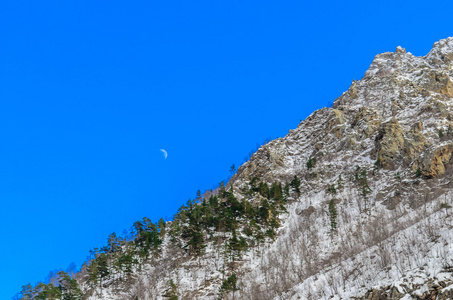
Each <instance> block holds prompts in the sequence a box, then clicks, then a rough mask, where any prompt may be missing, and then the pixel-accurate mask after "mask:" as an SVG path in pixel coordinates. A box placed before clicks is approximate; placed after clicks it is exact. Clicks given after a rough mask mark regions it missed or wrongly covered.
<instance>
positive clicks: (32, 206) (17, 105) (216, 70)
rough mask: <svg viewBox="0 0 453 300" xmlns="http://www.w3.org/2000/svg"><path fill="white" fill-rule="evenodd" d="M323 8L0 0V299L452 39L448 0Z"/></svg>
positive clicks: (307, 4) (169, 207)
mask: <svg viewBox="0 0 453 300" xmlns="http://www.w3.org/2000/svg"><path fill="white" fill-rule="evenodd" d="M314 2H315V1H266V0H259V1H244V0H241V1H198V0H195V1H153V0H147V1H142V0H135V1H116V0H109V1H92V0H91V1H85V0H67V1H48V0H42V1H31V0H18V1H1V6H0V134H1V138H0V236H1V237H2V243H1V247H0V257H1V258H2V260H1V265H0V298H1V299H8V298H9V297H11V296H13V295H14V294H15V293H16V292H18V291H19V290H20V287H21V286H22V285H24V284H27V283H32V284H35V283H36V282H37V281H39V280H42V279H44V278H45V276H46V275H47V274H48V272H49V271H50V270H53V269H58V268H66V267H67V266H68V265H69V264H70V263H71V262H75V263H76V264H77V266H80V264H81V263H82V262H83V261H84V259H85V258H86V256H87V254H88V251H89V250H90V249H92V248H94V247H98V246H102V245H104V244H105V241H106V238H107V236H108V235H109V234H110V233H112V232H113V231H115V232H117V233H121V232H122V231H123V229H126V228H129V227H130V226H131V225H132V223H133V222H134V221H136V220H138V219H141V218H143V217H144V216H147V217H149V218H151V219H152V220H153V221H157V220H158V219H159V218H160V217H165V216H166V217H168V218H171V217H172V216H173V214H174V213H175V212H176V211H177V208H178V207H179V206H181V205H182V204H183V203H185V202H186V201H187V200H188V199H189V198H193V197H195V194H196V191H197V190H198V189H201V190H204V189H208V188H211V187H213V186H214V185H216V184H218V182H220V181H221V180H222V179H223V178H225V177H226V176H228V170H229V167H230V166H231V165H232V164H233V163H234V164H236V166H239V165H240V164H241V163H242V162H243V159H244V157H245V156H246V155H247V153H248V152H249V151H250V150H252V149H253V148H254V147H255V144H256V143H259V142H261V141H263V140H264V139H266V138H267V137H272V138H276V137H281V136H284V135H285V134H286V133H287V131H288V130H289V129H292V128H295V127H296V126H297V124H298V123H299V121H300V120H301V119H304V118H305V117H306V116H308V115H309V114H310V113H311V112H312V111H313V110H315V109H318V108H321V107H324V106H326V105H328V103H329V102H332V101H333V100H334V99H335V98H336V97H338V96H340V95H341V93H342V92H343V91H345V90H346V89H347V88H348V86H349V85H350V83H351V82H352V80H353V79H360V78H361V77H362V76H363V74H364V72H365V71H366V69H367V68H368V66H369V64H370V63H371V61H372V59H373V57H374V56H375V55H376V54H378V53H380V52H385V51H394V50H395V48H396V46H398V45H401V46H403V47H406V48H407V50H408V51H410V52H412V53H414V54H415V55H425V54H426V53H427V52H428V51H429V50H430V48H431V47H432V44H433V43H434V42H435V41H437V40H438V39H441V38H446V37H448V36H451V35H453V26H452V22H451V11H452V9H453V4H452V3H451V1H430V2H426V1H346V2H345V1H319V3H316V4H315V3H314ZM368 3H370V4H368ZM160 148H164V149H166V150H167V151H168V159H166V160H164V159H163V156H162V154H161V153H160V152H159V149H160Z"/></svg>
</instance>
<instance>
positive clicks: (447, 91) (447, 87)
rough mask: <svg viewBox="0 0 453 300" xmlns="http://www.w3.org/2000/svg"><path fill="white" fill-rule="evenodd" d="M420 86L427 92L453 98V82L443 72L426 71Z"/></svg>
mask: <svg viewBox="0 0 453 300" xmlns="http://www.w3.org/2000/svg"><path fill="white" fill-rule="evenodd" d="M420 86H422V87H423V88H426V89H427V90H430V91H433V92H436V93H439V94H442V95H447V96H448V97H450V98H451V97H453V82H452V81H451V79H450V77H449V76H448V75H447V74H445V73H444V72H442V71H438V70H426V71H425V72H424V73H423V77H422V80H421V82H420Z"/></svg>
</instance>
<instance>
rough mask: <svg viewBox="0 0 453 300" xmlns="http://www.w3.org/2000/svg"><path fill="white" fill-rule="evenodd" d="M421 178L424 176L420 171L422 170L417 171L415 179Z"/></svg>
mask: <svg viewBox="0 0 453 300" xmlns="http://www.w3.org/2000/svg"><path fill="white" fill-rule="evenodd" d="M421 176H422V171H421V170H420V168H418V169H417V171H416V172H415V177H417V178H420V177H421Z"/></svg>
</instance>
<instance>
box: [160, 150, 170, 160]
mask: <svg viewBox="0 0 453 300" xmlns="http://www.w3.org/2000/svg"><path fill="white" fill-rule="evenodd" d="M160 151H161V152H162V153H163V154H164V158H165V159H167V156H168V154H167V151H165V150H164V149H160Z"/></svg>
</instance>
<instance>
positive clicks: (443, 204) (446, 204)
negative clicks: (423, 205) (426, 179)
mask: <svg viewBox="0 0 453 300" xmlns="http://www.w3.org/2000/svg"><path fill="white" fill-rule="evenodd" d="M440 208H445V210H447V209H448V208H451V205H449V204H448V203H441V204H440Z"/></svg>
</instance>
